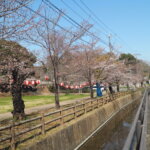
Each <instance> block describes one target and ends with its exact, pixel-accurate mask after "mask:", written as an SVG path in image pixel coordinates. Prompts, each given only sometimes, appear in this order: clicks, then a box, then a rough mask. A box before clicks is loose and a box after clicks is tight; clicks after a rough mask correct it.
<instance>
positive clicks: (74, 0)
mask: <svg viewBox="0 0 150 150" xmlns="http://www.w3.org/2000/svg"><path fill="white" fill-rule="evenodd" d="M72 1H73V2H74V3H75V4H76V5H77V6H78V7H79V8H80V9H81V10H82V11H83V12H84V13H85V14H86V15H88V16H90V15H89V14H88V12H87V11H86V10H85V9H84V8H83V7H81V6H80V5H79V3H77V2H76V0H72ZM91 19H92V20H93V21H94V22H96V23H97V24H99V25H100V26H101V27H102V28H103V30H104V31H105V32H106V33H107V34H110V33H109V32H108V31H107V30H106V29H105V28H104V27H103V26H102V25H101V24H100V23H99V22H98V21H97V20H95V19H94V18H93V17H91Z"/></svg>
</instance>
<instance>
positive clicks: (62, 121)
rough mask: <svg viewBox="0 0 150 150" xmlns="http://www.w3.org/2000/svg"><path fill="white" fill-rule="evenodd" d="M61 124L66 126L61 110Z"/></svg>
mask: <svg viewBox="0 0 150 150" xmlns="http://www.w3.org/2000/svg"><path fill="white" fill-rule="evenodd" d="M60 117H61V118H60V124H61V125H63V124H64V118H63V114H62V110H60Z"/></svg>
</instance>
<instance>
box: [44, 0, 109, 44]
mask: <svg viewBox="0 0 150 150" xmlns="http://www.w3.org/2000/svg"><path fill="white" fill-rule="evenodd" d="M44 1H46V2H47V3H46V2H44ZM43 2H44V3H45V4H47V5H48V6H49V7H50V8H52V7H53V8H55V9H56V10H57V11H58V13H59V12H60V13H62V14H63V15H64V16H65V18H67V21H68V19H69V20H70V21H71V24H72V23H73V24H72V25H74V24H75V25H77V27H80V28H82V29H84V30H85V31H86V32H87V33H89V34H90V35H92V36H93V37H95V38H96V39H99V40H100V42H102V43H103V44H105V45H106V46H108V44H107V43H106V42H105V41H104V40H102V39H101V38H99V37H98V36H96V35H94V34H93V33H91V32H90V31H88V30H87V29H85V28H84V27H83V26H82V25H80V24H79V23H78V22H77V21H75V20H74V19H72V18H71V17H70V16H69V15H67V14H65V13H64V12H63V11H62V10H60V9H59V8H58V7H57V6H56V5H54V4H53V3H52V2H50V1H49V0H43ZM64 16H63V17H64ZM70 21H69V22H70Z"/></svg>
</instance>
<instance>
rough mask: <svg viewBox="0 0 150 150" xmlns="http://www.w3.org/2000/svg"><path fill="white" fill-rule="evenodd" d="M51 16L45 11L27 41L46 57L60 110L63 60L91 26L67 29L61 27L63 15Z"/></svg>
mask: <svg viewBox="0 0 150 150" xmlns="http://www.w3.org/2000/svg"><path fill="white" fill-rule="evenodd" d="M50 14H51V12H49V10H47V9H44V12H43V15H44V17H43V18H42V20H41V22H40V23H39V24H37V25H36V26H35V27H34V28H33V29H32V31H31V32H26V40H27V41H28V42H30V43H32V44H35V45H37V46H39V47H40V48H41V52H43V55H44V56H45V57H46V61H45V62H46V63H47V65H46V66H47V69H48V70H51V73H53V81H54V87H55V104H56V108H59V107H60V104H59V82H60V75H61V66H62V59H63V57H64V56H65V55H66V54H67V53H68V52H69V51H74V50H76V49H77V48H78V46H77V45H76V41H77V40H79V39H80V38H81V37H82V36H83V35H84V34H85V33H86V32H87V30H88V29H89V28H90V27H91V25H89V24H88V23H86V22H84V23H82V24H81V26H82V27H81V28H79V29H65V28H63V27H60V25H59V22H60V19H61V17H62V13H58V14H51V15H50ZM67 63H69V62H67Z"/></svg>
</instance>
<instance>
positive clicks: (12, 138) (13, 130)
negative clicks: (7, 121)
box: [10, 121, 16, 150]
mask: <svg viewBox="0 0 150 150" xmlns="http://www.w3.org/2000/svg"><path fill="white" fill-rule="evenodd" d="M10 134H11V143H10V147H11V150H15V149H16V146H15V128H14V121H13V123H12V126H11V127H10Z"/></svg>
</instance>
